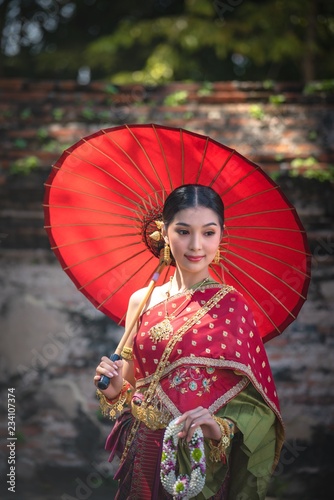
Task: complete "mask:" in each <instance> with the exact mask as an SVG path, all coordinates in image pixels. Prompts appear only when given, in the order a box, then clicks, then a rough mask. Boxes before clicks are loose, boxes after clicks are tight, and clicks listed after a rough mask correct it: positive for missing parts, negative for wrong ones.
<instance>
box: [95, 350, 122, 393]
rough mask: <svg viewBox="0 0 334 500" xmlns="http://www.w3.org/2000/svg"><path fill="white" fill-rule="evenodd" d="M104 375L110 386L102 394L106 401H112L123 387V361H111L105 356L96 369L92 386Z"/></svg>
mask: <svg viewBox="0 0 334 500" xmlns="http://www.w3.org/2000/svg"><path fill="white" fill-rule="evenodd" d="M102 375H106V376H107V377H108V378H109V379H110V384H109V385H108V387H107V389H106V390H104V391H101V392H103V394H104V395H105V396H106V398H108V399H114V398H115V397H117V396H118V394H119V393H120V392H121V389H122V386H123V361H122V360H117V361H111V359H109V358H108V357H107V356H103V357H102V358H101V361H100V364H99V365H98V366H97V367H96V373H95V376H94V384H95V385H96V386H97V383H98V381H99V380H100V378H101V377H102Z"/></svg>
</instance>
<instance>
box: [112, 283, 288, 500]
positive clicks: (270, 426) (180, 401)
mask: <svg viewBox="0 0 334 500" xmlns="http://www.w3.org/2000/svg"><path fill="white" fill-rule="evenodd" d="M222 286H223V285H218V284H217V285H209V286H206V287H203V288H201V289H199V290H197V291H196V292H195V293H194V294H193V296H192V297H191V298H189V300H185V295H184V294H179V295H177V296H174V297H172V298H171V299H170V301H169V302H168V311H169V312H170V314H171V312H172V311H173V310H177V316H176V318H175V319H174V320H173V321H172V325H173V329H174V332H176V331H177V330H178V329H179V328H180V327H181V326H182V325H184V323H185V322H186V321H187V320H188V319H189V318H191V317H192V316H193V315H194V314H196V313H197V312H198V311H199V310H200V308H201V307H202V306H204V305H205V304H206V303H207V302H208V301H209V300H210V299H211V297H212V296H213V295H214V294H215V293H216V292H217V290H218V288H219V287H220V288H221V287H222ZM164 315H165V308H164V304H163V303H161V304H157V305H156V306H154V307H152V308H150V309H149V310H147V311H146V312H145V313H144V314H143V315H142V317H141V322H140V326H139V329H138V333H137V335H136V338H135V341H134V346H133V353H134V369H135V377H136V393H135V395H134V398H135V399H137V401H138V399H140V398H143V397H144V394H145V391H146V389H147V388H148V386H149V384H150V382H151V381H152V377H153V376H154V373H155V370H156V367H157V365H158V363H159V359H160V358H161V356H162V354H163V352H164V349H165V347H166V344H167V343H168V340H169V339H165V340H161V341H156V340H155V339H154V338H152V336H151V335H150V328H151V327H152V326H153V325H155V324H157V323H159V322H161V321H162V320H163V319H164ZM249 384H250V387H252V388H253V389H252V391H253V392H254V394H253V393H252V391H249V390H248V385H249ZM242 395H244V396H243V397H241V396H242ZM250 402H253V404H258V407H259V408H261V407H262V408H263V411H262V413H261V411H260V410H259V412H258V415H256V414H254V416H253V417H252V418H253V420H252V426H253V427H254V428H258V429H260V430H261V425H262V427H263V428H264V429H267V430H266V433H267V436H268V437H267V441H266V442H265V444H264V448H265V450H266V455H265V458H264V459H263V460H264V464H269V468H270V469H271V468H272V466H273V463H274V462H275V461H276V460H277V458H278V456H279V451H280V446H281V444H282V439H281V438H282V434H283V433H282V423H281V417H280V412H279V403H278V398H277V394H276V389H275V385H274V381H273V377H272V374H271V370H270V367H269V363H268V359H267V355H266V352H265V350H264V347H263V344H262V341H261V338H260V336H259V334H258V331H257V327H256V324H255V322H254V320H253V316H252V314H251V311H250V310H249V307H248V305H247V303H246V301H245V300H244V299H243V297H242V296H241V295H240V294H239V293H238V292H236V291H234V290H233V291H229V293H227V294H226V295H225V296H224V297H223V298H222V299H221V300H220V301H219V303H217V304H216V305H215V306H214V307H213V308H212V309H211V310H210V311H209V312H208V313H207V314H206V315H205V316H203V317H202V318H201V319H200V320H199V321H198V322H197V323H196V324H195V325H194V326H193V327H191V328H190V329H189V330H188V331H186V332H185V333H184V334H183V336H182V338H181V339H180V341H179V342H178V343H177V344H176V346H175V348H174V349H173V351H172V352H171V354H170V357H169V363H168V364H167V366H166V368H165V371H164V373H163V376H162V378H161V379H160V382H159V385H158V387H157V390H156V394H155V398H154V404H155V406H156V407H157V408H159V410H161V411H163V412H165V413H166V412H167V413H168V414H169V415H170V420H172V418H174V417H176V416H178V415H180V414H182V413H183V412H185V411H187V410H190V409H193V408H196V407H198V406H203V407H206V408H208V409H209V411H210V412H211V413H212V414H217V415H222V414H223V413H224V414H226V411H227V413H228V408H229V407H230V406H231V404H232V403H233V406H232V407H231V414H232V416H233V415H240V424H241V427H243V428H244V431H245V432H244V434H241V432H240V433H238V434H239V436H238V438H237V439H235V444H233V446H232V452H231V457H232V461H233V455H235V456H236V460H240V458H239V457H240V450H241V456H245V460H244V467H246V469H247V467H248V465H247V464H248V462H251V460H252V450H249V449H248V448H247V446H250V447H252V446H253V447H254V445H253V442H252V437H254V435H255V434H254V432H253V434H252V433H250V434H252V435H248V434H249V430H248V428H247V417H245V416H243V414H244V413H243V409H246V408H248V407H249V406H250V405H251V403H250ZM266 408H267V410H266ZM270 415H272V416H273V418H271V417H270ZM226 416H227V415H226ZM275 416H276V418H275ZM237 418H238V419H239V417H237ZM275 420H276V424H275V423H274V421H275ZM133 421H134V418H133V417H132V415H131V413H130V412H127V413H126V414H125V415H123V416H122V417H121V418H120V419H119V420H118V421H117V423H116V424H115V427H114V429H113V430H112V432H111V434H110V436H109V438H108V441H107V443H106V449H108V450H110V451H111V455H110V460H112V459H113V458H114V457H115V455H117V454H118V456H119V457H121V453H122V451H123V449H124V444H125V441H126V437H127V435H128V433H129V429H130V427H131V425H132V424H133ZM235 421H236V424H237V425H238V421H237V420H235ZM266 426H267V427H266ZM275 426H276V428H277V429H278V432H277V438H276V440H275V430H274V429H275ZM271 432H272V433H273V434H270V433H271ZM260 434H261V432H260ZM260 434H259V435H260ZM256 435H258V434H256ZM162 437H163V429H160V430H156V431H152V430H150V429H148V428H147V427H146V426H145V424H143V423H142V422H141V423H140V426H139V429H138V431H137V433H136V437H135V439H134V440H133V442H132V445H131V447H130V449H129V452H128V454H127V457H126V458H125V460H124V461H123V462H122V463H121V465H120V468H119V470H118V471H117V473H116V476H115V479H118V480H119V485H120V486H119V492H118V494H117V496H116V498H117V499H119V500H125V499H130V498H131V499H141V500H149V499H160V498H161V499H168V498H170V496H168V494H167V493H166V492H164V491H163V490H162V489H161V488H162V487H161V484H160V480H159V471H160V457H161V442H162ZM259 439H260V440H261V438H259ZM275 441H276V452H275ZM249 443H250V444H249ZM268 443H269V444H270V443H273V447H272V448H270V446H271V445H270V446H269V444H268ZM206 444H207V443H206ZM233 448H235V451H233ZM269 448H270V450H271V451H270V452H269V453H268V450H269ZM237 449H238V452H237ZM229 451H231V450H229ZM256 451H257V452H258V456H256V458H255V460H258V459H259V455H261V453H262V448H261V444H260V443H259V446H258V449H257V450H256V449H255V448H254V450H253V452H254V453H256ZM254 453H253V454H254ZM178 456H179V467H180V471H182V470H184V471H187V466H188V462H189V460H188V459H187V456H186V454H185V452H184V448H183V447H182V446H180V443H179V450H178ZM207 457H208V454H207ZM247 457H249V458H247ZM232 465H233V464H232V463H230V459H228V462H227V464H223V463H218V464H213V463H211V462H210V461H209V459H208V458H207V482H206V485H205V487H204V489H203V492H202V493H201V494H199V495H198V497H196V498H197V500H200V499H209V498H211V499H220V500H227V499H229V496H228V491H227V490H228V486H229V482H230V481H229V475H230V471H231V470H236V468H235V467H234V468H233V467H232ZM247 474H248V476H249V471H247V470H246V471H245V473H244V475H243V477H245V478H246V476H247ZM252 474H255V475H256V474H257V470H256V468H254V467H253V471H252ZM261 474H262V473H261ZM269 475H270V471H269V472H268V471H267V476H266V477H269ZM248 476H247V477H248ZM266 480H267V479H266ZM264 481H265V479H264V478H262V479H261V480H260V479H258V483H257V482H256V481H255V483H254V484H255V488H254V496H249V499H250V500H252V498H257V499H258V498H262V496H261V495H260V494H259V495H258V490H259V488H262V486H261V485H262V484H264ZM248 483H249V481H248ZM231 484H235V482H232V483H231ZM256 484H259V488H258V487H257V486H256ZM240 491H241V492H242V488H241V490H240ZM263 494H264V495H265V491H264V492H263ZM263 498H264V496H263Z"/></svg>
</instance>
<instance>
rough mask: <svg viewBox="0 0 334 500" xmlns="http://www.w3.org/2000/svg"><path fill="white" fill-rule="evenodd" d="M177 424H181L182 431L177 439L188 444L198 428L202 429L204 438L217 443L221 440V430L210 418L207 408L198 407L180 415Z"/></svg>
mask: <svg viewBox="0 0 334 500" xmlns="http://www.w3.org/2000/svg"><path fill="white" fill-rule="evenodd" d="M177 423H178V424H181V423H183V430H182V431H181V432H179V434H178V437H179V438H180V439H182V438H184V439H186V441H187V442H189V441H190V440H191V438H192V436H193V434H194V432H195V430H196V429H197V428H198V427H201V428H202V432H203V436H204V437H205V438H209V439H214V440H216V441H219V440H220V438H221V430H220V428H219V425H218V424H217V422H216V421H215V420H214V419H213V418H212V415H211V413H210V412H209V410H208V409H207V408H203V407H202V406H198V407H197V408H194V409H193V410H189V411H186V412H185V413H183V415H181V416H180V417H179V418H178V420H177Z"/></svg>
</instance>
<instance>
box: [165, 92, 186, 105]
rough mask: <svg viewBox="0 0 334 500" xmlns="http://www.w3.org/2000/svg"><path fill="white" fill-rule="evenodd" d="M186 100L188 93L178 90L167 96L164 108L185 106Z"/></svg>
mask: <svg viewBox="0 0 334 500" xmlns="http://www.w3.org/2000/svg"><path fill="white" fill-rule="evenodd" d="M187 99H188V92H187V91H186V90H178V91H177V92H173V93H172V94H169V95H168V96H166V97H165V99H164V105H165V106H179V105H180V104H185V103H186V102H187Z"/></svg>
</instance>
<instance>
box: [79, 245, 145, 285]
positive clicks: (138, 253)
mask: <svg viewBox="0 0 334 500" xmlns="http://www.w3.org/2000/svg"><path fill="white" fill-rule="evenodd" d="M146 251H147V249H146V248H145V249H144V250H141V251H140V252H137V253H136V254H134V255H133V256H132V257H130V258H129V257H127V258H126V259H124V260H122V261H121V262H117V264H115V265H114V266H113V267H109V268H108V269H106V270H105V271H103V273H100V274H99V275H98V276H95V277H94V278H93V279H91V280H90V281H88V282H87V283H85V284H84V285H82V286H81V287H80V288H78V290H80V291H81V290H82V289H83V288H86V287H87V286H89V285H91V284H92V283H94V281H96V280H98V279H99V278H101V277H102V276H104V275H105V274H107V273H109V272H110V271H113V270H114V269H116V268H117V267H119V266H121V265H122V264H125V263H126V262H129V260H131V259H133V258H135V257H138V255H141V254H142V253H144V252H146ZM106 253H107V252H106ZM152 259H153V256H152ZM137 272H138V269H136V271H135V273H134V274H136V273H137Z"/></svg>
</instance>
